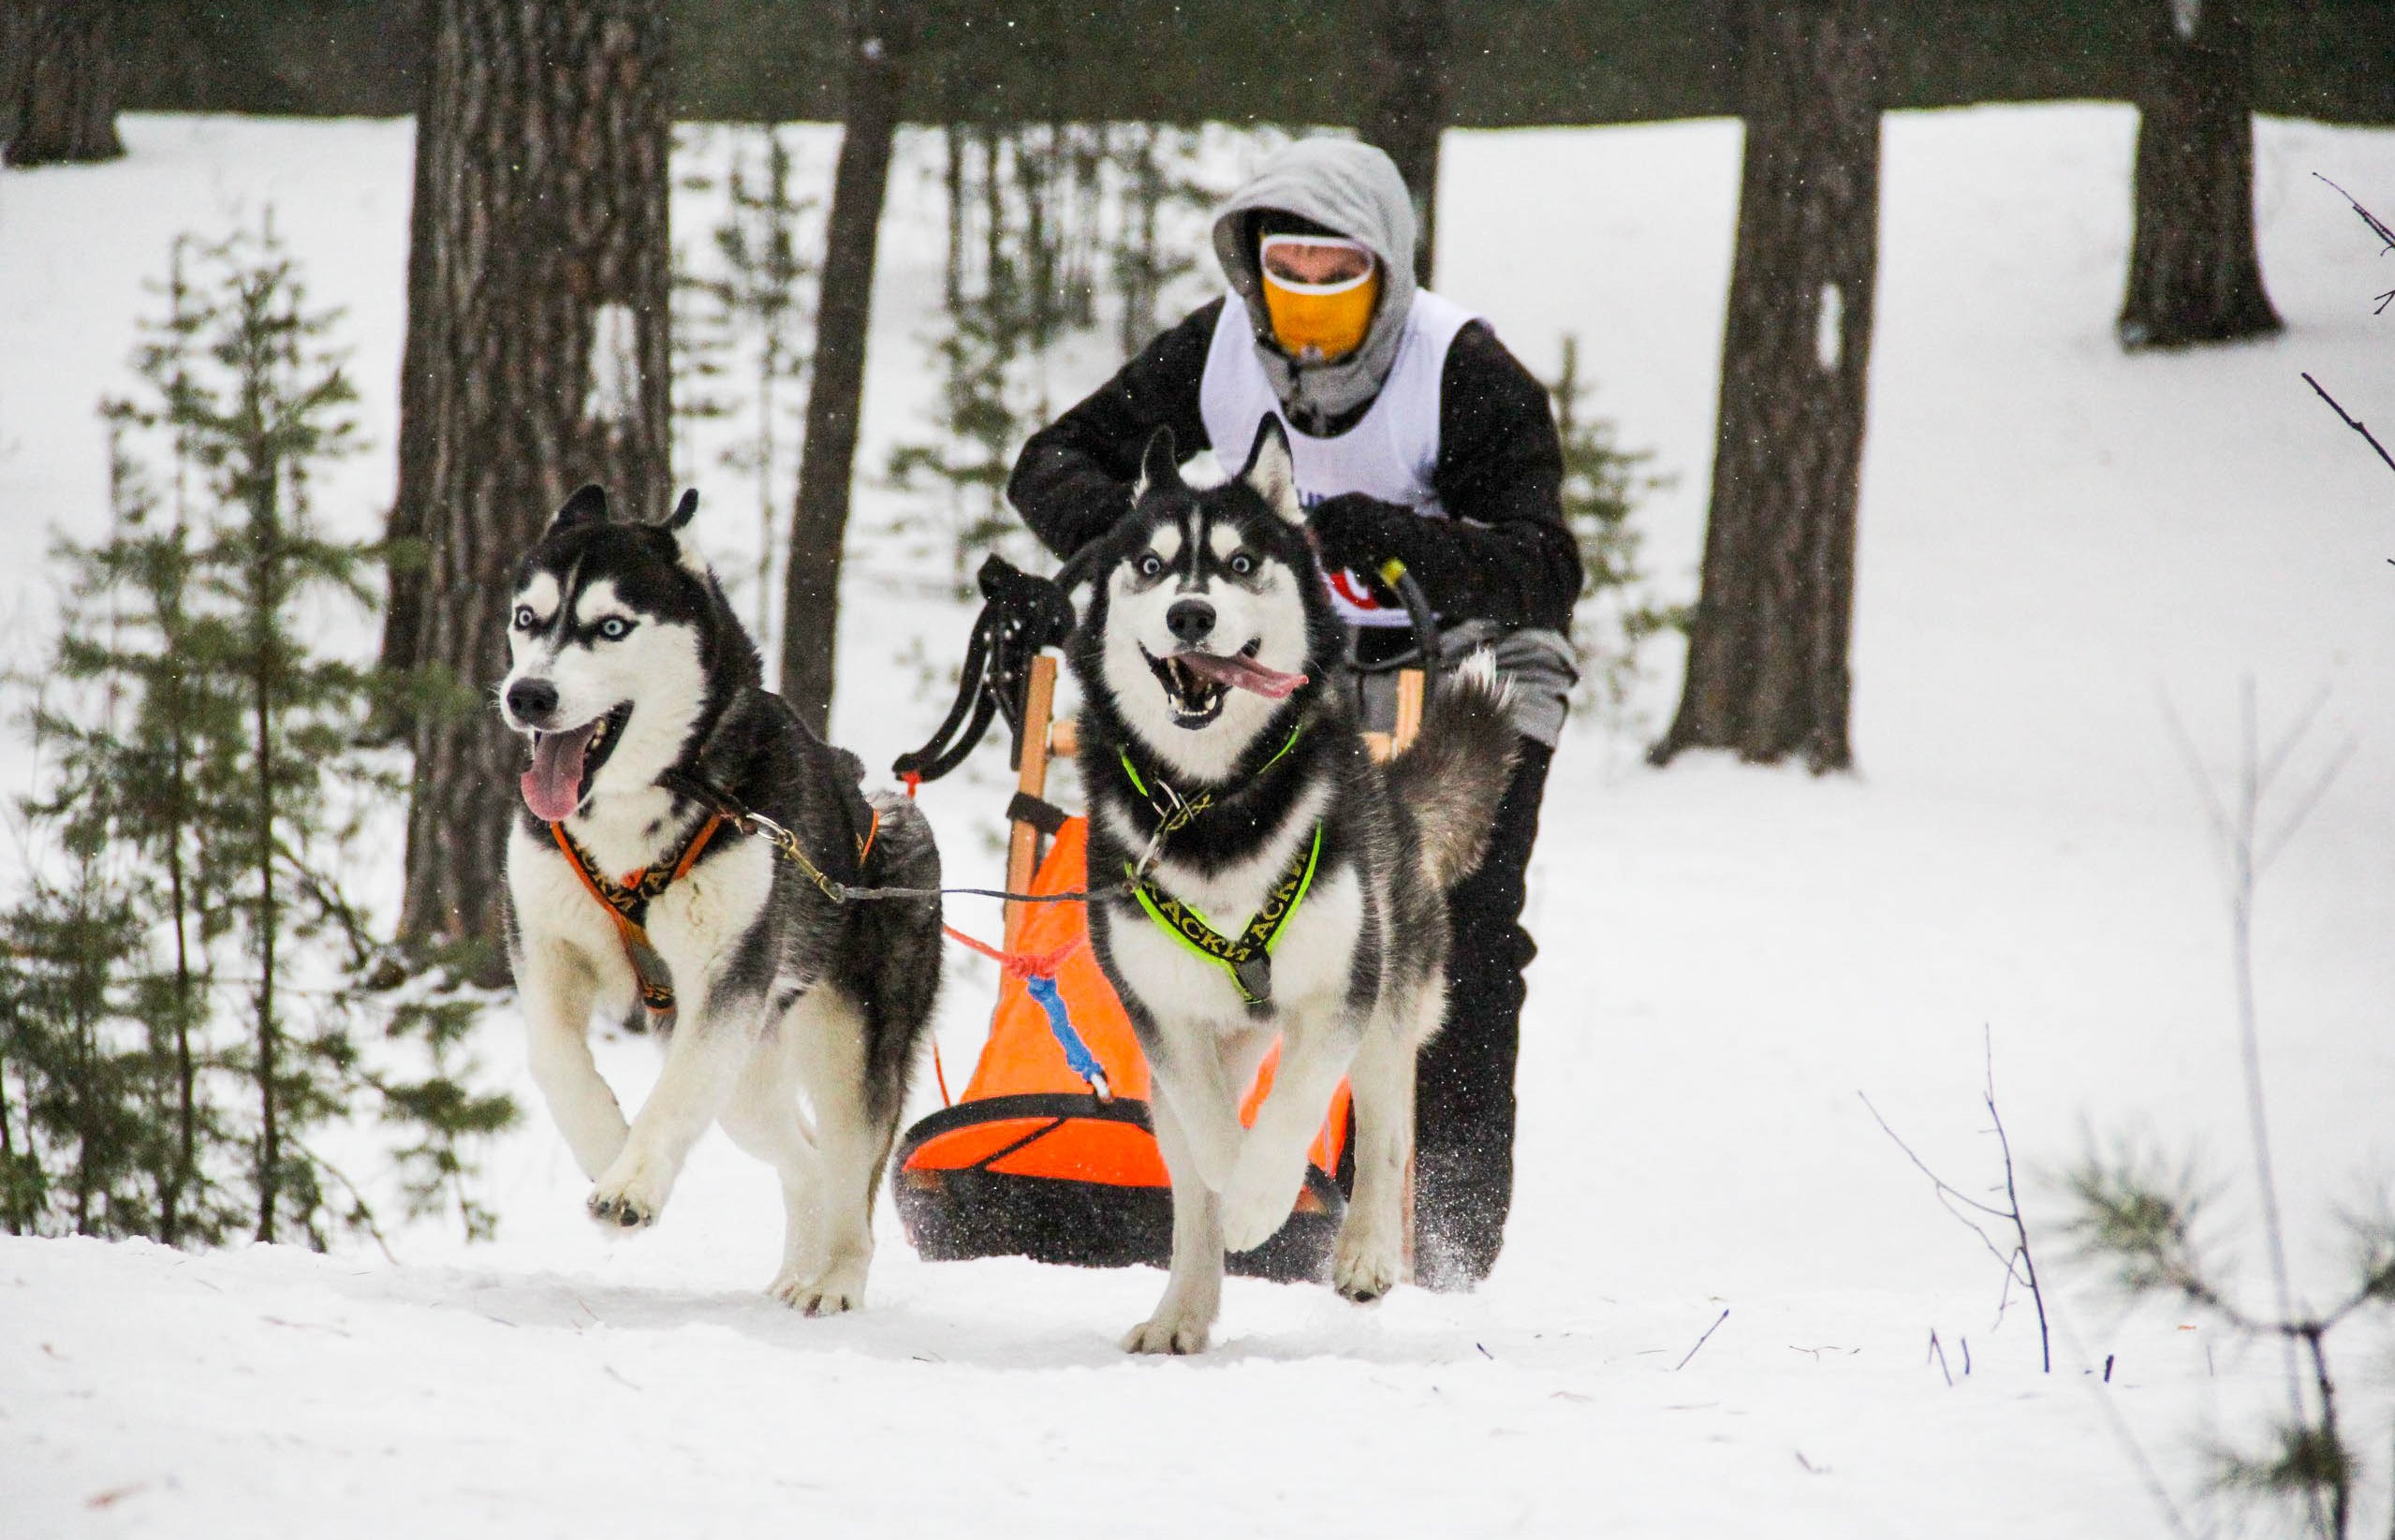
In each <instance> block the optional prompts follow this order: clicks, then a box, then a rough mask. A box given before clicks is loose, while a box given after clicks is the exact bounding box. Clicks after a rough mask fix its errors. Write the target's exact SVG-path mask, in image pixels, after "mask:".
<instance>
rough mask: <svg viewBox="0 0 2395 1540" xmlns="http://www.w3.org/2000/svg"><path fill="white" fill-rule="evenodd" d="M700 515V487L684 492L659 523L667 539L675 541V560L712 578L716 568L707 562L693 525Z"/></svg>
mask: <svg viewBox="0 0 2395 1540" xmlns="http://www.w3.org/2000/svg"><path fill="white" fill-rule="evenodd" d="M697 519H698V488H696V487H693V488H691V489H690V490H689V491H685V492H683V494H682V500H681V501H680V502H678V503H676V504H675V505H674V506H673V511H672V512H671V513H669V514H667V515H666V517H665V521H664V522H663V523H660V524H659V525H657V528H658V529H659V530H660V531H662V532H663V533H664V535H665V536H666V538H667V539H669V540H671V541H672V542H673V554H674V560H675V561H678V562H680V563H681V564H682V565H683V566H684V567H685V568H687V569H689V570H690V571H691V572H694V573H696V574H698V576H699V577H701V578H712V577H713V576H714V575H715V569H714V568H713V567H712V566H710V565H708V563H707V553H706V552H705V551H703V550H699V549H698V530H697V529H696V528H694V527H693V523H694V521H696V520H697Z"/></svg>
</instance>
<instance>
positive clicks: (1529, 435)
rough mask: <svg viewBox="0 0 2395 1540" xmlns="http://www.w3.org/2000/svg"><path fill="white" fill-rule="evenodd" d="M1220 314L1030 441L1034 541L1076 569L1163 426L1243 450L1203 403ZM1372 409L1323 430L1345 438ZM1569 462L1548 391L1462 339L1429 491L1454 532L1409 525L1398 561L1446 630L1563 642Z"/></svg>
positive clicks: (1025, 485)
mask: <svg viewBox="0 0 2395 1540" xmlns="http://www.w3.org/2000/svg"><path fill="white" fill-rule="evenodd" d="M1223 304H1224V301H1221V300H1216V301H1213V302H1212V303H1211V304H1208V305H1206V306H1205V307H1203V308H1202V309H1200V310H1198V311H1197V313H1196V314H1194V315H1191V316H1190V317H1189V318H1188V319H1186V320H1184V321H1183V322H1182V323H1181V324H1180V325H1179V326H1176V327H1174V328H1172V330H1168V331H1167V332H1165V333H1163V334H1162V335H1161V336H1159V337H1157V338H1156V339H1155V340H1154V341H1153V342H1152V343H1150V344H1149V345H1147V346H1146V347H1144V348H1142V349H1140V351H1139V357H1138V358H1135V359H1132V360H1131V361H1130V362H1129V363H1127V364H1124V366H1123V368H1122V370H1121V372H1120V373H1118V374H1116V375H1115V376H1114V377H1113V378H1112V379H1110V380H1109V381H1107V382H1106V383H1105V384H1104V385H1102V386H1100V387H1099V388H1098V389H1097V390H1096V391H1095V392H1094V393H1093V394H1092V395H1091V396H1090V397H1089V399H1088V400H1086V401H1084V402H1082V403H1080V405H1078V406H1075V407H1074V408H1073V409H1072V410H1071V411H1069V412H1066V413H1065V415H1064V416H1063V417H1060V418H1057V419H1056V420H1055V422H1053V423H1052V424H1051V425H1050V426H1048V427H1046V428H1044V429H1042V430H1040V431H1039V432H1038V433H1034V434H1033V435H1032V436H1031V439H1030V441H1029V442H1027V443H1026V444H1024V445H1023V448H1022V454H1021V458H1019V459H1018V460H1017V461H1016V462H1015V470H1014V476H1013V477H1011V478H1010V479H1009V480H1008V481H1007V483H1006V496H1007V497H1008V499H1009V500H1011V501H1012V502H1013V504H1014V506H1015V507H1016V509H1017V510H1018V511H1019V512H1021V515H1022V516H1023V521H1025V522H1026V523H1028V524H1029V525H1030V526H1031V528H1032V531H1033V533H1035V534H1036V535H1038V536H1039V537H1040V539H1041V540H1043V541H1045V542H1046V543H1047V546H1048V549H1049V550H1052V551H1054V552H1055V553H1056V554H1057V555H1059V556H1070V555H1071V554H1072V553H1073V552H1075V551H1077V550H1080V548H1081V547H1083V546H1084V545H1087V544H1088V543H1089V542H1090V541H1092V540H1094V539H1096V538H1097V537H1098V536H1099V535H1103V534H1105V533H1106V532H1107V530H1109V528H1111V527H1112V526H1113V524H1114V522H1115V521H1116V520H1118V519H1120V518H1122V517H1123V515H1124V512H1125V511H1127V510H1128V508H1129V506H1130V501H1131V485H1132V483H1133V482H1134V481H1136V480H1137V479H1138V478H1139V454H1140V451H1141V450H1142V449H1143V448H1145V447H1146V446H1147V442H1148V438H1149V436H1150V435H1151V434H1152V433H1154V432H1155V430H1156V428H1157V427H1158V426H1159V425H1161V426H1164V427H1168V428H1170V429H1171V430H1172V438H1173V443H1174V444H1175V445H1176V446H1177V447H1179V448H1180V450H1181V452H1182V454H1183V456H1184V457H1186V456H1188V455H1192V454H1195V453H1197V451H1198V450H1199V449H1203V448H1207V447H1215V448H1217V449H1221V450H1223V451H1224V452H1227V453H1229V454H1234V455H1239V454H1244V453H1245V452H1246V447H1245V446H1243V445H1232V446H1228V447H1224V446H1215V445H1212V442H1211V441H1210V440H1209V439H1208V438H1207V436H1206V423H1205V419H1204V418H1203V417H1202V416H1201V415H1200V414H1199V411H1198V404H1197V392H1198V386H1199V383H1200V382H1201V381H1202V380H1203V378H1204V377H1205V373H1206V353H1207V350H1208V348H1209V347H1211V346H1212V342H1213V336H1214V328H1215V325H1216V323H1217V321H1218V320H1219V318H1220V316H1221V314H1222V307H1223ZM1370 410H1371V403H1369V402H1367V403H1364V404H1363V405H1362V406H1359V407H1358V408H1356V410H1355V411H1354V412H1353V413H1351V414H1349V416H1348V417H1347V418H1344V420H1342V421H1338V422H1334V423H1332V424H1331V428H1332V431H1333V432H1334V433H1341V432H1344V431H1345V430H1346V429H1348V428H1351V427H1353V426H1354V425H1355V423H1356V422H1357V421H1359V420H1360V419H1361V418H1362V417H1363V415H1364V413H1366V412H1368V411H1370ZM1563 477H1564V457H1563V450H1562V448H1561V447H1560V446H1559V445H1558V444H1557V442H1556V438H1555V419H1554V418H1553V417H1552V415H1550V409H1549V406H1548V401H1547V389H1546V387H1544V386H1542V385H1540V384H1539V383H1538V381H1537V380H1536V379H1535V377H1534V376H1533V375H1532V374H1531V373H1530V371H1529V370H1527V369H1524V368H1523V367H1522V366H1521V360H1519V359H1516V358H1515V357H1514V356H1513V355H1512V354H1511V353H1508V352H1507V351H1506V346H1505V345H1504V344H1503V343H1501V342H1499V341H1497V338H1496V334H1495V333H1494V332H1492V331H1491V330H1489V329H1488V328H1487V327H1486V326H1484V325H1482V324H1480V323H1479V322H1477V321H1475V322H1473V323H1471V324H1470V325H1468V326H1466V327H1465V328H1464V329H1463V330H1462V331H1460V332H1458V333H1457V334H1456V338H1455V341H1454V343H1453V344H1452V345H1450V346H1449V347H1448V349H1447V362H1446V365H1445V366H1444V367H1443V369H1442V370H1441V371H1440V374H1439V458H1438V463H1437V465H1436V466H1435V467H1433V470H1432V473H1431V485H1432V487H1433V489H1434V490H1435V491H1437V492H1438V496H1439V502H1440V503H1441V505H1443V506H1445V507H1446V509H1447V512H1448V513H1449V514H1451V515H1453V516H1454V517H1453V518H1451V519H1444V520H1442V519H1421V518H1412V517H1409V518H1407V519H1406V520H1404V521H1403V523H1402V525H1400V526H1399V527H1400V528H1401V529H1402V530H1403V541H1404V545H1405V547H1406V549H1403V550H1391V551H1390V552H1389V554H1390V555H1392V556H1396V557H1398V558H1400V559H1402V560H1403V562H1404V563H1405V565H1406V567H1407V569H1408V570H1409V571H1411V572H1412V573H1413V574H1414V576H1415V578H1416V579H1418V581H1419V582H1420V583H1421V585H1422V592H1423V594H1425V596H1427V597H1428V598H1429V599H1430V601H1431V604H1432V606H1433V608H1434V609H1437V610H1438V612H1439V614H1440V616H1441V617H1442V618H1443V619H1446V620H1448V621H1459V620H1489V621H1495V622H1497V623H1500V624H1505V625H1538V626H1547V627H1550V628H1551V629H1554V630H1557V631H1561V630H1565V629H1567V628H1568V627H1569V625H1570V624H1571V618H1572V601H1573V599H1575V598H1576V597H1578V596H1579V594H1580V553H1579V551H1578V550H1577V549H1576V547H1575V546H1574V544H1573V541H1572V536H1571V533H1570V531H1569V530H1567V529H1566V528H1565V524H1564V508H1563V500H1562V487H1563Z"/></svg>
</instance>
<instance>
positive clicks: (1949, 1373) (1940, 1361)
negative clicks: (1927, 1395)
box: [1921, 1327, 1954, 1390]
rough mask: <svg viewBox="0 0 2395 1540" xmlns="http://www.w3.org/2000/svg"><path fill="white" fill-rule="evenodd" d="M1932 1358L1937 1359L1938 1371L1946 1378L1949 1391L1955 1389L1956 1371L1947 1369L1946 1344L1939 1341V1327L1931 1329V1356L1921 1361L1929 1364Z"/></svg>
mask: <svg viewBox="0 0 2395 1540" xmlns="http://www.w3.org/2000/svg"><path fill="white" fill-rule="evenodd" d="M1931 1358H1935V1359H1936V1360H1937V1371H1938V1372H1939V1373H1941V1374H1943V1375H1945V1376H1946V1387H1947V1389H1948V1390H1951V1389H1953V1388H1954V1371H1953V1370H1951V1369H1948V1368H1947V1367H1946V1344H1945V1343H1944V1342H1939V1341H1938V1340H1937V1327H1930V1351H1929V1356H1928V1357H1924V1358H1923V1359H1922V1360H1921V1361H1922V1362H1923V1363H1927V1362H1929V1361H1930V1359H1931Z"/></svg>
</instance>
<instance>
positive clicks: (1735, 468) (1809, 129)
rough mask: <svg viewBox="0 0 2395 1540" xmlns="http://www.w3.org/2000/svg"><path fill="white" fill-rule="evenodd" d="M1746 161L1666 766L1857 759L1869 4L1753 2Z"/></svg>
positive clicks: (1871, 104) (1834, 763)
mask: <svg viewBox="0 0 2395 1540" xmlns="http://www.w3.org/2000/svg"><path fill="white" fill-rule="evenodd" d="M1743 20H1744V26H1745V35H1744V36H1745V44H1744V46H1745V58H1744V60H1743V61H1742V64H1741V69H1742V72H1743V86H1744V91H1745V103H1746V160H1745V169H1744V172H1743V174H1742V179H1741V184H1740V190H1739V208H1738V239H1737V250H1736V255H1735V257H1734V258H1733V261H1732V266H1731V270H1730V288H1729V314H1728V319H1727V324H1726V328H1725V330H1724V335H1723V340H1722V386H1721V415H1720V425H1719V429H1718V433H1717V437H1716V441H1715V445H1714V449H1713V485H1712V514H1711V517H1710V520H1709V521H1708V523H1707V525H1706V530H1705V561H1704V577H1703V585H1702V589H1701V591H1700V593H1699V594H1698V597H1697V613H1696V619H1695V622H1694V623H1693V624H1692V626H1691V627H1690V630H1689V637H1688V674H1687V680H1686V682H1685V684H1684V685H1683V687H1682V695H1681V699H1680V711H1679V714H1678V716H1677V717H1676V719H1675V720H1674V721H1673V723H1672V725H1671V730H1670V732H1669V733H1668V735H1667V736H1666V737H1665V739H1664V741H1662V742H1661V743H1659V744H1657V745H1656V746H1655V750H1654V755H1653V757H1654V758H1655V760H1656V762H1657V763H1661V762H1663V761H1666V760H1668V759H1669V758H1670V757H1671V756H1672V755H1674V754H1677V753H1678V752H1679V751H1680V750H1682V749H1686V748H1723V749H1731V750H1735V751H1736V752H1737V753H1738V754H1739V755H1740V756H1741V757H1742V758H1746V759H1751V760H1758V761H1771V760H1778V759H1781V758H1784V757H1785V756H1787V755H1802V756H1803V758H1804V760H1805V762H1806V763H1807V764H1808V765H1810V766H1811V767H1812V768H1813V769H1814V770H1816V771H1819V770H1840V769H1844V768H1845V767H1846V766H1847V765H1848V764H1849V763H1850V762H1851V759H1852V754H1851V751H1850V749H1849V746H1848V741H1847V704H1848V698H1849V696H1850V694H1851V688H1852V685H1851V677H1850V675H1849V672H1848V664H1847V655H1846V653H1847V639H1848V635H1849V633H1850V631H1851V629H1852V626H1853V619H1854V588H1855V505H1856V498H1857V494H1858V491H1859V478H1860V477H1859V473H1860V469H1861V461H1862V445H1863V420H1864V386H1865V382H1866V378H1867V376H1868V374H1869V372H1870V363H1871V327H1872V302H1873V280H1874V271H1875V269H1876V266H1877V259H1878V246H1879V113H1880V88H1881V69H1882V66H1881V42H1880V38H1879V37H1878V35H1877V32H1876V29H1875V26H1874V18H1873V6H1872V4H1871V0H1801V3H1794V4H1792V3H1789V0H1747V3H1746V5H1745V7H1744V18H1743Z"/></svg>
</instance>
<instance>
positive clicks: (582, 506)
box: [549, 481, 607, 535]
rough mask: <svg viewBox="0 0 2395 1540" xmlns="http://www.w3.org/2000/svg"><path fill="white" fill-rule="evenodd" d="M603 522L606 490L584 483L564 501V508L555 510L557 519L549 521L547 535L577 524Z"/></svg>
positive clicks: (595, 483) (589, 482)
mask: <svg viewBox="0 0 2395 1540" xmlns="http://www.w3.org/2000/svg"><path fill="white" fill-rule="evenodd" d="M605 522H607V489H606V488H605V487H602V486H600V485H599V484H598V483H597V482H595V481H586V482H584V483H583V484H582V485H581V487H580V490H579V491H576V492H575V493H574V495H573V496H571V497H569V498H567V499H566V506H564V507H562V508H559V509H558V510H557V517H556V518H554V519H551V521H549V533H550V534H551V535H556V534H559V533H561V532H563V531H566V530H569V529H572V528H573V527H574V526H575V525H577V524H603V523H605Z"/></svg>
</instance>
